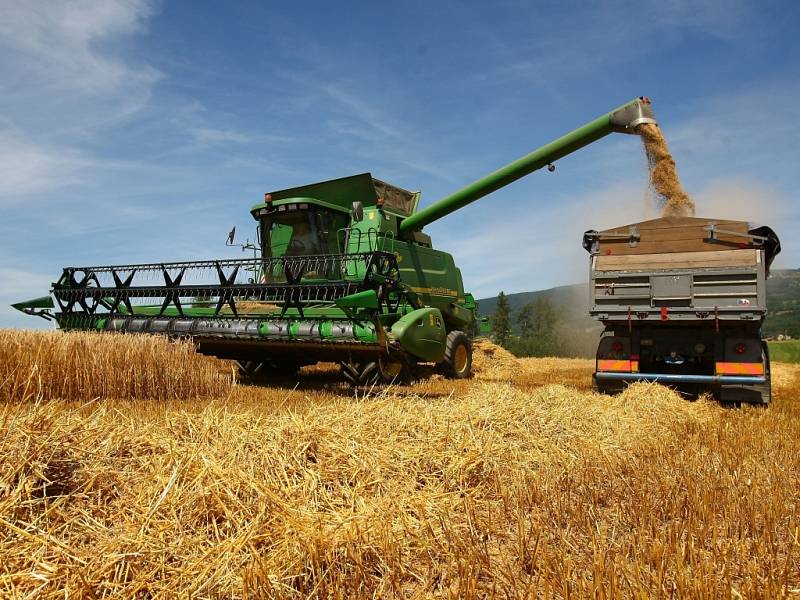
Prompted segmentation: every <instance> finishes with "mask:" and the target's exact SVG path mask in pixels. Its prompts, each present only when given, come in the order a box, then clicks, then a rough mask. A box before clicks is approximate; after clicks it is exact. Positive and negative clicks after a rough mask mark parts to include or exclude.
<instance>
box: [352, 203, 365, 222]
mask: <svg viewBox="0 0 800 600" xmlns="http://www.w3.org/2000/svg"><path fill="white" fill-rule="evenodd" d="M363 220H364V205H363V204H362V203H361V202H358V201H356V202H353V223H358V222H359V221H363Z"/></svg>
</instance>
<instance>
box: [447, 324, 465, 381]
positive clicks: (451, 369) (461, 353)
mask: <svg viewBox="0 0 800 600" xmlns="http://www.w3.org/2000/svg"><path fill="white" fill-rule="evenodd" d="M440 368H441V371H442V372H443V373H444V374H445V375H446V376H447V377H450V378H451V379H466V378H467V377H469V376H470V375H472V341H471V340H470V339H469V338H468V337H467V334H466V333H464V332H463V331H451V332H450V333H448V334H447V342H446V347H445V351H444V359H443V360H442V362H441V363H440Z"/></svg>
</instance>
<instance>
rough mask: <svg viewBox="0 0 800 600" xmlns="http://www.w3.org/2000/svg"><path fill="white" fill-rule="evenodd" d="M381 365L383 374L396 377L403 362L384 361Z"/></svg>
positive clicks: (401, 368) (390, 377)
mask: <svg viewBox="0 0 800 600" xmlns="http://www.w3.org/2000/svg"><path fill="white" fill-rule="evenodd" d="M381 366H382V370H383V373H384V375H386V376H387V377H388V378H389V379H392V378H394V377H397V376H398V375H399V374H400V372H401V371H402V370H403V363H401V362H391V363H384V364H383V365H381Z"/></svg>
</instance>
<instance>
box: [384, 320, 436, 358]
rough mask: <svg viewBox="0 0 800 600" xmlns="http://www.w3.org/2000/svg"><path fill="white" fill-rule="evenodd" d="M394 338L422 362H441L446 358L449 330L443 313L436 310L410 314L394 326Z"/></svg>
mask: <svg viewBox="0 0 800 600" xmlns="http://www.w3.org/2000/svg"><path fill="white" fill-rule="evenodd" d="M392 336H393V337H394V339H396V340H397V341H398V342H400V344H401V345H402V346H403V348H405V349H406V350H407V351H408V352H410V353H411V354H413V355H414V356H416V357H418V358H420V359H422V360H425V361H431V362H440V361H441V360H442V358H443V357H444V351H445V342H446V341H447V330H446V328H445V324H444V318H443V317H442V313H441V312H440V311H439V310H438V309H436V308H420V309H418V310H415V311H413V312H410V313H408V314H407V315H405V316H404V317H402V318H401V319H400V320H398V321H397V323H395V324H394V325H393V326H392Z"/></svg>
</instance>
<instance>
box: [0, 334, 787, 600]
mask: <svg viewBox="0 0 800 600" xmlns="http://www.w3.org/2000/svg"><path fill="white" fill-rule="evenodd" d="M16 336H20V338H19V339H20V340H23V341H24V343H23V344H20V345H18V346H16V347H15V348H16V350H14V352H8V351H7V350H5V351H4V355H3V357H2V358H3V362H2V364H1V365H0V377H2V380H1V381H2V385H3V388H2V394H3V405H2V409H1V410H2V414H1V415H0V422H1V423H2V427H1V428H0V596H3V597H19V598H23V597H30V596H31V595H35V596H36V597H42V598H47V597H58V598H65V597H71V598H74V597H92V598H98V597H141V598H155V597H161V598H165V597H174V596H177V597H193V598H204V597H210V598H231V597H274V598H301V597H319V598H367V597H370V598H375V597H388V598H393V597H398V598H400V597H402V598H428V597H457V598H471V597H502V598H509V597H512V598H526V597H538V596H541V597H564V598H566V597H593V598H607V597H616V596H625V597H633V596H635V597H646V596H660V597H681V598H684V597H701V598H704V597H725V598H728V597H754V598H758V597H764V598H767V597H770V598H772V597H780V596H792V595H797V594H800V514H799V513H800V504H799V503H800V367H798V366H789V365H777V366H776V367H775V369H774V370H775V373H774V386H775V400H774V403H773V405H772V406H771V407H770V408H768V409H756V408H744V409H741V410H733V409H725V408H722V407H720V406H718V405H717V404H715V403H714V402H712V401H710V400H700V401H696V402H689V401H686V400H683V399H681V398H680V397H678V396H677V395H676V394H675V393H673V392H671V391H669V390H667V389H665V388H662V387H660V386H655V385H636V386H634V387H632V388H630V389H628V390H627V391H626V392H625V393H624V394H622V395H620V396H617V397H608V396H601V395H597V394H594V393H592V392H591V391H590V390H589V389H588V383H589V376H590V373H591V362H590V361H581V360H559V359H525V360H518V359H515V358H513V357H512V356H510V355H509V354H507V353H506V352H504V351H503V350H500V349H497V348H495V347H493V346H491V345H489V344H486V343H483V344H481V345H480V348H479V349H478V350H477V352H476V371H477V374H476V377H475V378H474V379H473V380H470V381H462V382H455V383H453V382H451V381H447V380H444V379H441V378H438V377H434V378H432V379H430V380H427V381H424V382H421V383H417V384H415V385H412V386H408V387H402V388H394V389H388V390H383V391H381V392H373V393H371V394H366V395H363V394H359V395H355V394H354V393H353V392H351V391H349V390H347V388H345V387H343V386H340V385H339V384H338V383H336V379H335V378H334V376H333V375H334V373H333V372H332V370H331V369H330V368H328V369H325V368H316V369H306V371H307V372H305V373H303V377H302V379H301V382H300V384H299V385H297V384H296V383H295V382H293V381H285V382H276V385H275V386H274V387H270V388H256V387H249V386H242V385H239V386H233V385H231V384H230V382H229V381H227V380H226V379H225V378H226V377H227V373H228V371H227V367H226V366H224V364H223V363H220V362H218V361H212V360H208V359H205V358H201V357H194V356H191V354H189V353H188V350H186V349H185V348H184V347H183V346H182V345H169V344H166V343H165V342H163V341H162V340H157V339H153V338H133V337H124V338H123V337H113V338H108V341H107V340H99V339H98V338H95V337H93V336H85V337H81V336H75V337H69V338H67V337H66V336H60V335H58V334H23V333H16V332H3V333H2V344H3V347H4V348H5V347H7V346H8V345H9V344H12V343H14V341H15V337H16ZM25 336H29V337H25ZM30 336H34V337H36V336H42V339H41V340H38V342H39V343H38V345H37V344H33V345H31V344H32V343H33V341H34V338H33V337H30ZM48 336H49V337H48ZM66 340H69V341H66ZM59 344H73V345H74V346H73V350H74V351H73V352H72V353H71V356H73V358H72V360H71V362H70V363H69V368H65V367H64V366H63V365H60V366H59V365H55V364H52V363H50V362H48V361H52V360H55V359H56V357H59V356H61V355H60V354H58V353H57V352H55V351H54V347H55V346H57V345H59ZM112 346H114V347H115V348H116V349H115V350H114V348H112ZM33 348H37V350H35V352H37V353H38V358H37V357H36V356H31V354H33V353H34V350H33ZM111 350H114V351H115V352H116V353H117V354H119V355H122V356H125V360H124V361H122V362H119V363H117V362H114V361H110V360H108V359H107V358H102V359H101V358H99V357H98V355H101V351H102V356H105V355H106V354H107V353H108V352H109V351H111ZM175 357H180V358H175ZM162 360H165V361H172V362H169V364H171V365H172V367H170V369H167V370H166V371H165V372H164V373H162V374H161V375H160V376H159V377H151V378H150V379H148V380H147V381H149V382H150V384H149V385H150V387H148V386H147V385H144V384H143V385H142V387H140V388H137V389H138V393H140V394H141V395H142V396H143V397H144V398H152V397H157V396H158V393H157V392H158V390H159V389H160V388H159V386H163V389H161V391H162V395H163V399H158V400H153V399H142V398H139V399H132V398H129V397H124V398H117V399H114V398H105V397H103V398H102V399H97V400H95V399H93V398H88V399H87V397H86V394H84V393H83V391H82V390H83V389H84V387H85V386H92V385H96V384H94V383H92V382H91V380H92V379H94V378H101V379H104V380H106V384H105V385H106V387H104V388H98V387H91V388H90V389H92V390H93V391H92V392H91V393H92V394H96V395H97V396H104V395H105V393H106V392H108V393H111V394H112V395H113V392H114V391H115V390H123V389H124V390H129V388H127V387H124V386H125V385H127V384H125V383H124V380H126V378H127V377H128V376H130V375H125V376H124V377H122V378H120V377H119V374H118V373H115V372H114V370H113V369H115V368H117V367H118V366H119V365H120V364H128V363H130V362H131V361H134V362H133V365H134V366H135V365H137V364H141V365H142V366H143V367H144V366H147V365H150V366H152V365H153V364H154V363H158V362H160V361H162ZM136 361H141V363H138V362H136ZM25 369H28V370H35V371H36V373H38V374H43V373H48V372H53V371H58V372H59V373H60V375H59V376H58V377H53V378H52V379H49V380H47V381H46V384H47V385H44V384H42V385H39V384H36V385H34V384H30V385H28V386H27V387H26V386H25V385H21V384H20V382H21V381H25V372H24V371H25ZM172 369H176V370H175V371H172ZM78 373H80V374H81V375H80V377H82V378H83V379H81V381H82V382H83V383H81V384H80V385H77V384H74V385H70V384H67V383H63V384H62V385H63V387H61V388H58V389H60V390H64V392H63V393H65V394H66V393H71V394H75V395H74V396H70V397H68V398H66V399H64V400H49V401H44V400H41V399H40V398H41V397H42V396H45V395H52V394H49V392H48V386H50V385H51V384H55V383H58V380H59V378H61V379H63V380H64V381H65V382H70V381H73V380H74V378H75V377H77V376H78ZM170 373H171V375H170ZM37 377H39V375H37V376H36V377H34V376H31V377H29V380H30V381H38V379H37ZM187 377H188V378H193V380H194V381H195V385H196V386H197V387H195V388H186V387H184V388H178V387H177V383H176V381H178V380H183V379H184V378H187ZM220 377H221V378H222V379H220ZM218 385H224V386H226V387H225V389H224V390H222V389H219V388H215V387H214V386H218ZM104 390H105V391H104ZM209 392H211V397H207V398H206V399H189V396H191V395H192V394H199V395H206V396H208V394H209Z"/></svg>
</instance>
